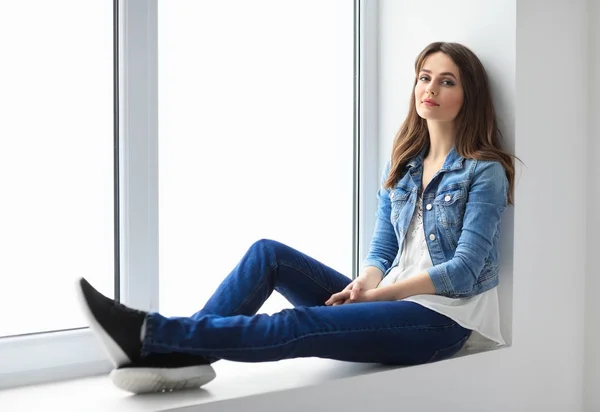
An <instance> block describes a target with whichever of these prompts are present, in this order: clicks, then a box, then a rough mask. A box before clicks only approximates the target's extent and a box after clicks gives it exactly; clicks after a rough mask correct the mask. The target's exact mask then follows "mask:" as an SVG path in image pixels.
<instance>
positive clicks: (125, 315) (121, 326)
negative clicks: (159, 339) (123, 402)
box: [76, 278, 216, 393]
mask: <svg viewBox="0 0 600 412" xmlns="http://www.w3.org/2000/svg"><path fill="white" fill-rule="evenodd" d="M76 289H77V295H78V297H79V300H80V303H81V306H82V308H83V311H84V314H85V316H86V318H87V320H88V322H89V323H90V329H91V330H92V332H93V333H94V334H95V335H96V337H98V339H99V340H100V342H101V343H102V346H103V347H104V349H105V350H106V352H107V354H108V356H109V358H110V360H111V362H112V363H113V364H114V366H115V368H116V369H115V370H113V371H112V372H111V379H112V381H113V383H114V384H115V385H116V386H117V387H119V388H121V389H123V390H126V391H129V392H133V393H145V392H165V391H172V390H179V389H187V388H197V387H199V386H202V385H204V384H206V383H208V382H210V381H211V380H213V379H214V378H215V376H216V374H215V371H214V369H213V368H212V366H210V363H209V361H208V360H207V359H206V358H204V357H202V356H198V355H188V354H182V353H168V354H150V355H148V356H144V357H142V356H141V348H142V341H141V338H140V335H141V330H142V325H143V323H144V319H145V318H146V316H147V315H148V312H144V311H140V310H135V309H131V308H128V307H127V306H125V305H122V304H120V303H117V302H115V301H114V300H113V299H110V298H107V297H106V296H104V295H103V294H101V293H100V292H98V291H97V290H96V289H94V287H92V285H90V284H89V283H88V282H87V281H86V280H85V279H83V278H80V279H79V280H78V281H77V288H76Z"/></svg>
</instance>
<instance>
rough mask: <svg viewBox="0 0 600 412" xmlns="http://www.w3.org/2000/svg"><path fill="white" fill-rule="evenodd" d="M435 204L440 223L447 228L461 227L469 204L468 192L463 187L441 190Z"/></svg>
mask: <svg viewBox="0 0 600 412" xmlns="http://www.w3.org/2000/svg"><path fill="white" fill-rule="evenodd" d="M433 204H434V205H435V207H436V211H437V218H438V222H439V223H440V224H441V225H442V226H443V227H445V228H448V227H457V226H458V227H460V226H461V225H462V222H463V216H464V214H465V207H466V204H467V192H466V190H465V189H464V188H462V187H456V186H455V187H451V188H448V189H445V190H440V191H439V192H438V193H437V195H436V197H435V200H434V201H433Z"/></svg>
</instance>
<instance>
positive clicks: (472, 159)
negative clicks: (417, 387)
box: [78, 43, 514, 393]
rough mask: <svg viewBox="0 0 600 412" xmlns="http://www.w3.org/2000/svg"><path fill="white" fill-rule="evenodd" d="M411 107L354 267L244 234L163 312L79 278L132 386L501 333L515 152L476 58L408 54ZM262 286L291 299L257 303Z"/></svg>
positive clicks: (432, 350)
mask: <svg viewBox="0 0 600 412" xmlns="http://www.w3.org/2000/svg"><path fill="white" fill-rule="evenodd" d="M415 70H416V79H415V87H414V92H413V93H412V95H411V99H410V109H409V113H408V116H407V118H406V120H405V121H404V123H403V125H402V127H401V128H400V130H399V132H398V134H397V136H396V138H395V140H394V143H393V148H392V155H391V159H390V161H388V162H387V164H386V167H385V170H384V172H383V175H382V181H381V187H380V189H379V191H378V193H377V196H378V200H379V205H378V210H377V221H376V226H375V230H374V233H373V237H372V241H371V245H370V248H369V252H368V256H367V258H366V260H365V262H364V265H363V269H362V271H361V273H360V276H358V277H357V278H356V279H355V280H353V281H350V279H348V278H347V277H346V276H344V275H342V274H341V273H338V272H337V271H335V270H334V269H332V268H330V267H328V266H326V265H324V264H323V263H320V262H318V261H316V260H315V259H313V258H311V257H309V256H307V255H305V254H303V253H301V252H299V251H297V250H294V249H293V248H291V247H289V246H286V245H284V244H281V243H279V242H276V241H272V240H259V241H257V242H256V243H254V244H253V245H252V246H251V247H250V248H249V250H248V252H247V253H246V254H245V256H244V257H243V258H242V259H241V260H240V262H239V263H238V264H237V266H236V267H235V268H234V269H233V271H232V272H231V273H230V274H229V275H228V277H227V278H226V279H225V280H224V281H223V283H222V284H221V285H220V286H219V288H218V289H217V291H216V292H215V293H214V295H213V296H212V297H211V298H210V299H209V301H208V302H207V304H206V306H205V307H204V308H203V309H202V310H200V311H199V312H198V313H196V314H194V315H193V316H191V317H181V318H166V317H164V316H162V315H160V314H158V313H146V312H141V311H137V310H133V309H130V308H127V307H125V306H123V305H120V304H117V303H115V302H114V301H113V300H111V299H108V298H106V297H104V296H103V295H101V294H100V293H98V292H97V291H96V290H95V289H94V288H92V286H91V285H89V283H87V282H86V281H85V280H84V279H80V281H79V282H78V293H79V296H80V298H81V301H82V306H83V308H84V311H85V313H86V316H87V318H88V320H89V322H90V326H91V328H92V330H93V331H94V332H95V333H96V335H97V336H98V337H99V339H100V340H101V341H102V343H103V345H104V347H105V348H106V350H107V352H108V354H109V356H110V358H111V360H112V361H113V363H114V365H115V367H116V369H115V370H114V371H113V373H112V378H113V382H114V383H115V384H116V385H117V386H119V387H121V388H123V389H126V390H129V391H132V392H137V393H139V392H148V391H160V390H165V389H181V388H187V387H198V386H201V385H203V384H205V383H206V382H208V381H210V380H212V379H213V378H214V377H215V374H214V371H213V369H212V367H211V366H210V363H212V362H214V361H216V360H218V359H228V360H234V361H240V362H261V361H275V360H280V359H289V358H295V357H309V356H315V357H323V358H331V359H338V360H344V361H351V362H375V363H385V364H397V365H415V364H422V363H427V362H433V361H436V360H441V359H445V358H448V357H450V356H452V355H454V354H456V353H457V352H458V351H459V350H460V349H461V348H462V347H463V346H464V345H465V343H466V342H467V340H470V338H471V339H474V338H475V337H477V338H478V339H480V340H481V339H484V340H486V341H487V342H491V343H493V344H495V345H501V344H504V340H503V339H502V336H501V334H500V328H499V315H498V295H497V288H496V286H497V285H498V266H499V260H498V237H499V227H500V221H501V217H502V213H503V211H504V209H505V208H506V207H507V205H509V204H511V203H512V201H511V200H512V192H513V185H514V164H513V157H512V156H511V155H509V154H507V153H505V152H504V151H503V150H502V149H501V148H500V144H499V141H498V139H499V133H498V131H497V127H496V119H495V114H494V108H493V104H492V100H491V96H490V90H489V85H488V81H487V77H486V73H485V70H484V68H483V66H482V65H481V63H480V61H479V60H478V58H477V57H476V56H475V55H474V54H473V53H472V52H471V51H470V50H469V49H467V48H466V47H464V46H462V45H460V44H456V43H432V44H430V45H429V46H427V47H426V48H425V49H424V50H423V51H422V52H421V53H420V55H419V56H418V58H417V60H416V63H415ZM273 290H277V291H278V292H280V293H281V294H282V295H283V296H285V297H286V298H287V299H288V300H289V301H290V302H291V303H292V304H293V305H294V308H293V309H285V310H282V311H281V312H279V313H276V314H274V315H266V314H256V312H257V311H258V310H259V308H260V307H261V306H262V304H263V303H264V302H265V300H266V299H267V298H268V297H269V295H270V294H271V293H272V291H273Z"/></svg>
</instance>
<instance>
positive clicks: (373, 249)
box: [363, 161, 398, 276]
mask: <svg viewBox="0 0 600 412" xmlns="http://www.w3.org/2000/svg"><path fill="white" fill-rule="evenodd" d="M389 171H390V161H388V162H387V164H386V165H385V168H384V170H383V174H382V176H381V183H380V185H379V190H378V191H377V199H378V206H377V215H376V221H375V229H374V230H373V236H372V237H371V243H370V245H369V251H368V254H367V257H366V259H365V260H364V262H363V269H364V268H365V267H367V266H375V267H377V268H378V269H380V270H381V271H382V272H383V273H384V276H385V273H386V272H387V270H388V269H389V268H390V267H391V266H392V263H393V261H394V258H395V257H396V254H397V253H398V239H397V238H396V233H395V232H394V228H393V226H392V222H391V213H392V210H391V203H390V192H389V190H387V189H385V188H384V187H383V183H384V182H385V181H386V180H387V177H388V173H389Z"/></svg>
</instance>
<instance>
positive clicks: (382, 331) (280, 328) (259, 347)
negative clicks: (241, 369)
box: [142, 240, 471, 365]
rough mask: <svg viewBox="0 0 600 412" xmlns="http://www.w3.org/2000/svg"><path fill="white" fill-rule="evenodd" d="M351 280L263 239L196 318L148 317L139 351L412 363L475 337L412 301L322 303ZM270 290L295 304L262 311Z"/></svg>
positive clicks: (451, 350)
mask: <svg viewBox="0 0 600 412" xmlns="http://www.w3.org/2000/svg"><path fill="white" fill-rule="evenodd" d="M349 283H350V279H349V278H348V277H346V276H344V275H342V274H341V273H339V272H337V271H335V270H334V269H332V268H330V267H328V266H326V265H324V264H323V263H320V262H318V261H317V260H315V259H313V258H311V257H309V256H307V255H305V254H303V253H301V252H299V251H297V250H295V249H293V248H291V247H289V246H286V245H284V244H282V243H279V242H276V241H273V240H259V241H257V242H256V243H254V244H253V245H252V246H251V247H250V248H249V250H248V252H247V253H246V254H245V255H244V257H243V258H242V259H241V260H240V261H239V263H238V264H237V265H236V267H235V268H234V269H233V271H232V272H231V273H230V274H229V275H228V276H227V277H226V278H225V280H224V281H223V283H221V285H220V286H219V287H218V288H217V290H216V292H215V293H214V294H213V296H212V297H211V298H210V299H209V300H208V302H207V304H206V306H205V307H204V308H203V309H202V310H200V311H199V312H197V313H196V314H194V315H193V316H191V317H171V318H167V317H164V316H162V315H160V314H158V313H151V314H149V315H148V316H147V318H146V335H145V338H144V341H143V344H142V355H146V354H148V353H170V352H179V353H188V354H197V355H202V356H205V357H207V358H208V359H210V360H211V361H214V360H217V359H228V360H233V361H240V362H263V361H276V360H281V359H290V358H298V357H313V356H314V357H320V358H330V359H337V360H342V361H351V362H372V363H383V364H396V365H414V364H420V363H427V362H432V361H435V360H440V359H444V358H447V357H449V356H451V355H453V354H455V353H456V352H458V350H459V349H460V348H461V347H462V346H463V344H464V343H465V341H466V340H467V338H468V337H469V335H470V334H471V331H470V330H468V329H465V328H463V327H461V326H460V325H458V324H457V323H456V322H454V321H453V320H451V319H449V318H448V317H446V316H443V315H441V314H439V313H437V312H434V311H432V310H430V309H427V308H424V307H422V306H421V305H419V304H416V303H413V302H405V301H389V302H364V303H352V304H345V305H338V306H326V305H325V304H324V302H325V301H326V300H327V299H329V297H330V296H331V295H332V294H333V293H336V292H339V291H341V290H342V289H343V288H344V287H346V286H347V285H348V284H349ZM273 290H276V291H278V292H279V293H281V294H282V295H283V296H284V297H285V298H286V299H287V300H288V301H289V302H290V303H291V304H292V305H294V308H293V309H284V310H282V311H280V312H278V313H275V314H273V315H267V314H257V311H258V310H259V309H260V308H261V306H262V304H263V303H264V302H265V300H266V299H267V298H268V297H269V296H270V295H271V293H272V292H273Z"/></svg>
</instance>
